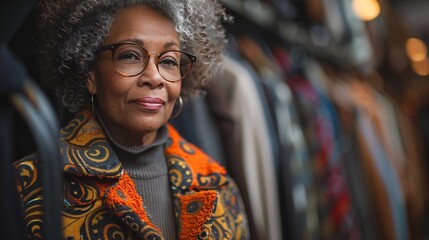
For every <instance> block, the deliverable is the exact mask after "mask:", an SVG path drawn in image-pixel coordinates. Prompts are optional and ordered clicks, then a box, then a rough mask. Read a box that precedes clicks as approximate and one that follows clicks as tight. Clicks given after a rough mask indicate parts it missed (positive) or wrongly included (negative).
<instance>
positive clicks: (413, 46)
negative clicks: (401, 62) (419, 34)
mask: <svg viewBox="0 0 429 240" xmlns="http://www.w3.org/2000/svg"><path fill="white" fill-rule="evenodd" d="M405 50H406V51H407V55H408V57H409V58H410V59H411V60H412V61H414V62H421V61H423V60H424V59H426V57H427V47H426V44H425V43H424V42H423V41H422V40H420V39H418V38H409V39H408V40H407V41H406V42H405Z"/></svg>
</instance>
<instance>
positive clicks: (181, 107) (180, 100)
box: [170, 95, 183, 119]
mask: <svg viewBox="0 0 429 240" xmlns="http://www.w3.org/2000/svg"><path fill="white" fill-rule="evenodd" d="M177 100H179V110H177V112H176V113H175V114H174V115H172V116H170V119H175V118H176V117H177V116H179V114H180V113H181V112H182V109H183V98H182V96H180V95H179V97H178V98H177Z"/></svg>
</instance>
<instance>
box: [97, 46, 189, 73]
mask: <svg viewBox="0 0 429 240" xmlns="http://www.w3.org/2000/svg"><path fill="white" fill-rule="evenodd" d="M123 45H133V46H135V47H138V48H140V49H142V50H143V51H144V52H146V53H147V56H148V60H147V62H146V64H145V65H144V66H143V68H142V70H141V71H140V72H138V73H137V74H132V75H126V74H124V73H122V72H120V71H118V70H117V67H116V65H115V58H114V56H115V52H116V50H117V49H118V48H120V47H121V46H123ZM107 50H110V51H112V63H113V66H115V71H116V72H117V73H119V74H121V75H122V76H124V77H135V76H138V75H140V74H141V73H142V72H144V70H146V68H147V66H148V64H149V60H150V56H151V55H152V54H155V55H156V56H157V60H156V69H157V71H158V73H159V75H160V76H161V77H162V78H163V79H164V80H166V81H168V82H178V81H180V80H183V79H184V78H186V77H187V76H188V74H189V72H190V71H191V69H192V66H193V64H194V62H196V61H197V57H196V56H194V55H193V54H191V53H188V52H184V51H180V50H168V51H164V52H161V53H150V52H149V51H148V50H147V49H146V48H144V47H143V46H142V45H140V44H138V43H134V42H119V43H114V44H109V45H104V46H101V47H100V48H99V49H98V50H97V52H96V55H99V54H100V53H102V52H104V51H107ZM168 52H178V53H182V54H184V55H186V56H187V57H188V58H189V60H190V66H189V69H188V70H187V71H186V72H185V73H184V74H183V75H182V76H181V78H179V79H177V80H169V79H166V78H165V77H164V76H163V75H162V74H161V73H160V71H159V67H158V61H159V58H160V57H161V56H162V55H163V54H165V53H168Z"/></svg>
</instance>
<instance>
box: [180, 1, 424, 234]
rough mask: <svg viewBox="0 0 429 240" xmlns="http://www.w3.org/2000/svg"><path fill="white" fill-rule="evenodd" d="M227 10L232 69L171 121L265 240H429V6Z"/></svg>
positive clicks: (259, 5) (265, 5)
mask: <svg viewBox="0 0 429 240" xmlns="http://www.w3.org/2000/svg"><path fill="white" fill-rule="evenodd" d="M222 2H223V3H224V5H225V6H226V9H227V12H228V13H229V14H230V15H231V16H232V17H233V20H232V22H230V23H225V26H226V28H227V35H228V48H227V50H226V51H225V58H224V63H223V64H224V66H225V71H224V72H223V73H222V74H220V75H219V76H217V79H216V81H215V82H214V83H213V84H212V85H211V86H210V87H209V88H207V94H206V95H205V96H203V97H201V98H199V99H193V100H192V101H187V104H186V108H185V110H184V112H183V113H182V114H181V116H180V117H179V118H178V119H176V120H174V121H172V122H173V124H175V125H176V127H177V128H178V129H179V131H181V133H182V134H183V135H185V136H186V137H187V138H188V139H191V141H193V142H194V143H196V144H197V145H199V146H200V147H202V148H203V149H204V150H205V151H207V152H209V153H210V154H211V155H212V156H214V157H215V159H218V160H220V161H221V163H222V164H224V165H225V166H226V167H227V169H228V170H229V173H230V174H231V175H232V176H233V177H234V179H235V180H236V181H237V184H238V185H239V187H240V190H241V192H242V195H243V198H244V202H245V205H246V210H247V212H248V216H249V221H250V225H251V230H252V236H253V238H254V239H429V228H428V227H427V223H428V220H429V219H428V217H429V215H428V214H429V212H428V206H429V205H428V203H429V202H428V200H429V199H428V197H429V195H428V193H429V192H428V191H427V189H428V186H427V184H428V173H429V172H428V170H429V168H428V166H429V165H428V164H429V78H428V76H429V61H428V56H427V44H428V41H429V39H428V33H429V32H428V30H429V24H428V23H429V17H428V14H427V12H428V11H429V2H428V1H425V0H403V1H401V0H265V1H263V0H259V1H258V0H235V1H233V0H225V1H222ZM190 123H191V124H190ZM189 125H192V126H193V127H197V128H198V127H199V128H201V129H205V131H201V132H204V133H205V135H204V136H199V135H198V131H195V130H193V129H190V128H188V127H187V126H189ZM207 129H211V130H212V131H207ZM196 132H197V133H196ZM207 132H211V134H207ZM208 139H210V140H208ZM213 140H214V141H213Z"/></svg>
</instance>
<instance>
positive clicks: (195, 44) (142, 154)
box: [15, 0, 248, 239]
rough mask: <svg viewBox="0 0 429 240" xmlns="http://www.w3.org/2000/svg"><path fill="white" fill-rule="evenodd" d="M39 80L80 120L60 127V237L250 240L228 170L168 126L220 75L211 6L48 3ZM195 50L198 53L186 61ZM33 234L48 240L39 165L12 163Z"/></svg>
mask: <svg viewBox="0 0 429 240" xmlns="http://www.w3.org/2000/svg"><path fill="white" fill-rule="evenodd" d="M38 9H39V22H38V25H37V26H38V28H37V30H38V31H37V32H38V34H39V35H38V38H37V40H38V43H39V46H40V52H41V53H42V54H41V56H40V59H39V60H40V63H41V66H42V76H43V77H44V79H47V80H48V82H50V83H53V86H54V87H55V90H56V93H57V95H58V96H59V97H60V100H61V103H62V105H63V106H65V107H67V108H68V109H69V110H70V111H71V112H73V113H75V117H74V118H73V119H72V120H71V121H70V122H69V123H68V124H67V125H66V126H65V127H63V128H62V129H61V132H60V134H61V135H60V160H61V161H62V163H63V171H64V176H65V179H64V196H63V202H64V209H63V212H62V220H63V235H64V238H65V239H200V238H202V239H206V238H210V239H240V238H248V228H247V222H246V215H245V213H244V208H243V205H242V201H241V198H240V195H239V191H238V189H237V187H236V185H235V183H234V181H233V180H232V179H231V178H230V177H229V176H228V175H227V174H226V172H225V170H224V168H223V167H221V166H220V165H219V164H217V163H216V162H215V161H214V160H212V159H211V158H210V157H208V156H207V155H205V154H204V153H203V152H202V151H201V150H199V149H198V148H197V147H195V146H194V145H192V144H190V143H188V142H187V141H186V140H184V139H183V138H182V137H181V136H180V135H179V134H178V133H177V131H176V130H175V129H174V128H173V127H171V126H170V125H168V124H167V121H168V120H169V118H170V117H171V115H172V112H173V109H174V106H175V103H176V101H177V100H178V99H179V102H181V96H190V95H193V94H196V93H197V91H198V89H201V88H202V87H203V86H204V85H206V84H207V83H208V81H209V80H210V79H211V78H212V77H211V74H213V73H216V71H217V70H218V65H217V63H218V62H219V60H220V54H221V52H222V48H223V45H224V42H225V40H224V31H223V29H222V27H221V20H222V18H224V19H225V14H224V11H223V9H222V7H221V6H220V5H219V4H218V3H216V2H214V1H211V0H209V1H194V0H192V1H179V0H178V1H170V0H169V1H156V0H148V1H144V0H110V1H109V0H86V1H72V0H62V1H58V0H44V1H41V2H40V3H39V4H38ZM191 53H192V54H191ZM15 168H16V171H17V173H18V174H17V175H18V181H17V182H18V191H19V193H20V196H21V198H22V201H23V206H24V210H25V217H26V221H27V230H28V234H29V236H30V237H31V238H33V239H42V238H43V236H42V232H43V231H42V229H43V222H42V220H41V219H42V212H41V211H40V209H41V206H42V204H43V200H42V196H41V194H40V192H41V191H40V189H41V187H42V186H41V185H40V182H41V179H40V176H38V174H37V173H38V172H39V170H40V169H41V168H42V166H40V163H39V162H38V161H37V155H31V156H29V157H25V158H24V159H22V160H20V161H18V162H17V163H16V164H15Z"/></svg>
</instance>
